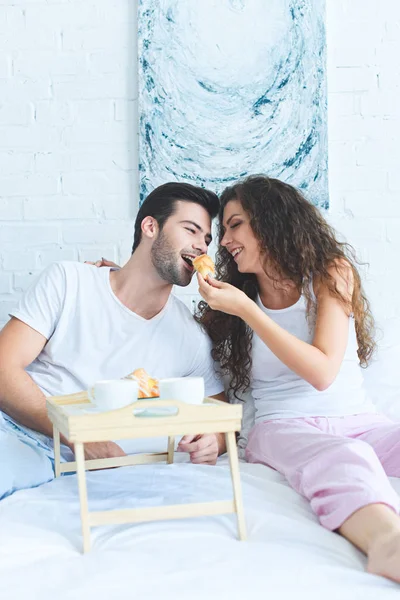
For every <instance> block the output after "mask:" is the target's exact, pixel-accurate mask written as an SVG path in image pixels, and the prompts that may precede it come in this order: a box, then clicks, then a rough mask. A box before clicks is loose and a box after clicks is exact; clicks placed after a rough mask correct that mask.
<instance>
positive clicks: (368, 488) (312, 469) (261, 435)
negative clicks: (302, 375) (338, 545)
mask: <svg viewBox="0 0 400 600" xmlns="http://www.w3.org/2000/svg"><path fill="white" fill-rule="evenodd" d="M328 428H329V422H328V420H327V419H282V420H277V421H270V422H267V423H262V424H259V425H256V427H255V428H254V429H253V430H252V431H251V433H250V436H249V443H248V446H247V451H246V456H247V458H248V460H249V461H250V462H260V463H263V464H267V465H269V466H271V467H273V468H275V469H276V470H278V471H280V472H281V473H282V474H283V475H285V477H286V478H287V479H288V481H289V483H290V484H291V485H292V487H294V488H295V489H296V490H297V491H298V492H300V493H301V494H302V495H303V496H305V497H306V498H308V499H309V500H310V503H311V507H312V509H313V511H314V512H315V513H316V514H317V516H318V517H319V520H320V522H321V524H322V525H324V526H325V527H327V528H328V529H332V530H336V529H338V530H339V531H340V533H342V535H344V536H345V537H346V538H347V539H349V540H350V541H351V542H353V543H354V544H355V545H356V546H358V547H359V548H360V549H361V550H363V551H364V552H365V553H366V554H368V556H369V567H368V568H369V570H370V571H371V572H374V573H380V571H381V570H382V566H381V563H382V562H383V563H385V564H386V565H387V566H386V570H387V572H382V573H381V574H382V575H386V576H387V577H390V578H391V579H394V580H395V581H400V538H398V536H399V535H400V519H399V517H398V516H397V514H396V512H397V511H398V508H399V498H398V496H397V494H396V493H395V491H394V490H393V488H392V486H391V485H390V482H389V480H388V478H387V476H386V474H385V472H384V470H383V468H382V465H381V464H380V462H379V459H378V457H377V456H376V454H375V452H374V451H373V449H372V447H371V446H369V445H368V444H367V443H365V442H363V441H361V440H353V439H346V438H343V437H340V436H335V435H332V434H329V433H327V430H328ZM397 547H398V548H399V550H397ZM390 553H393V557H394V558H393V566H392V565H391V563H390V561H389V559H387V558H385V557H387V556H388V555H389V554H390ZM389 563H390V564H389Z"/></svg>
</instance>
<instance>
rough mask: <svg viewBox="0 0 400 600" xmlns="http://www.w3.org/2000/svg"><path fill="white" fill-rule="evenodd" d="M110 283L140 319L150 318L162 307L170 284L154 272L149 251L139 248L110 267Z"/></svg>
mask: <svg viewBox="0 0 400 600" xmlns="http://www.w3.org/2000/svg"><path fill="white" fill-rule="evenodd" d="M110 285H111V288H112V290H113V292H114V294H115V295H116V296H117V298H118V300H120V302H122V304H124V306H126V307H127V308H129V310H131V311H132V312H134V313H136V314H137V315H139V316H140V317H142V318H143V319H152V318H153V317H155V316H156V315H158V313H159V312H160V311H161V310H162V309H163V308H164V306H165V305H166V303H167V302H168V298H169V296H170V294H171V291H172V285H171V284H170V283H167V282H166V281H163V280H162V279H161V278H160V276H159V275H158V273H157V272H156V270H155V268H154V266H153V263H152V262H151V257H150V256H149V253H148V252H146V253H144V252H143V253H142V252H140V248H138V249H137V250H136V251H135V252H134V254H132V256H131V258H130V259H129V261H128V262H127V263H126V265H125V266H124V267H122V269H120V270H119V271H111V273H110Z"/></svg>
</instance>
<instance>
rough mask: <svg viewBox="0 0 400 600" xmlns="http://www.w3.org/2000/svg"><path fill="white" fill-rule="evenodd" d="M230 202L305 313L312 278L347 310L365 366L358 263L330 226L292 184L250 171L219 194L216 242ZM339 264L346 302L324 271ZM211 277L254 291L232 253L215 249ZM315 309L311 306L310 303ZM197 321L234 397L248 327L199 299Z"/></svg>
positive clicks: (246, 372) (366, 337)
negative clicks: (346, 271) (346, 274)
mask: <svg viewBox="0 0 400 600" xmlns="http://www.w3.org/2000/svg"><path fill="white" fill-rule="evenodd" d="M230 200H239V201H240V203H241V205H242V207H243V209H244V210H245V211H246V213H247V214H248V215H249V218H250V225H251V228H252V230H253V232H254V234H255V236H256V238H257V239H258V241H259V243H260V247H261V248H263V249H265V251H266V255H267V257H268V261H269V262H270V264H272V265H273V266H274V271H275V273H277V274H278V277H276V275H275V277H274V275H272V274H271V273H269V272H268V267H267V266H265V267H264V268H265V270H266V272H267V274H268V275H269V276H270V277H272V278H274V280H275V282H276V284H277V283H278V278H279V279H281V278H285V279H290V280H291V281H292V282H294V283H295V285H296V287H297V289H298V290H299V292H300V293H302V294H304V296H305V297H306V300H307V306H308V313H309V315H310V313H311V310H312V308H313V304H314V303H313V300H312V298H311V294H310V288H311V286H312V281H313V279H316V278H317V279H318V280H319V281H320V282H321V283H323V284H325V285H326V286H327V287H328V289H329V291H330V293H331V294H332V295H333V296H335V297H336V298H338V299H339V300H340V301H341V302H343V304H344V305H346V310H348V312H349V313H351V312H352V313H353V315H354V319H355V329H356V334H357V341H358V357H359V360H360V364H361V366H363V367H366V366H367V365H368V362H369V359H370V358H371V356H372V354H373V351H374V348H375V342H374V320H373V317H372V314H371V311H370V306H369V302H368V300H367V298H366V297H365V295H364V292H363V289H362V285H361V279H360V275H359V273H358V270H357V268H356V266H355V265H356V264H360V263H359V262H358V261H357V259H356V256H355V252H354V249H353V248H352V247H351V246H350V245H349V244H347V243H344V242H340V241H339V240H338V239H337V237H336V233H335V231H334V229H333V228H332V227H331V226H330V225H328V223H327V222H326V221H325V219H324V218H323V216H322V214H321V213H320V211H319V210H318V209H317V208H316V207H315V206H314V205H313V204H311V203H310V202H308V200H306V199H305V198H304V196H303V195H302V194H301V193H300V192H299V191H298V190H297V189H296V188H294V187H292V186H291V185H288V184H286V183H283V182H282V181H279V180H278V179H271V178H269V177H266V176H263V175H253V176H250V177H248V178H247V179H244V180H243V181H240V182H238V183H236V184H235V185H233V186H231V187H228V188H226V189H225V190H224V192H223V193H222V195H221V198H220V202H221V206H220V214H219V240H220V241H221V240H222V238H223V235H224V230H223V227H222V217H223V212H224V208H225V206H226V205H227V203H228V202H229V201H230ZM343 263H345V264H347V265H349V266H350V268H351V270H352V273H353V279H354V288H353V294H352V300H351V306H349V302H348V299H346V298H345V297H344V296H343V295H342V294H341V293H340V292H339V290H338V289H337V287H336V283H335V279H334V278H333V277H332V276H331V275H330V274H329V269H330V267H332V265H335V266H336V268H337V269H338V268H339V267H338V265H343ZM216 271H217V278H218V279H220V280H221V281H226V282H228V283H230V284H232V285H234V286H235V287H237V288H239V289H240V290H242V291H243V292H244V293H245V294H247V296H249V297H250V298H251V299H252V300H255V299H256V297H257V294H258V285H257V279H256V277H255V275H253V274H248V273H240V272H239V271H238V269H237V266H236V263H235V261H234V260H233V258H232V255H231V254H230V253H229V252H228V250H226V248H223V247H222V246H220V247H219V250H218V252H217V258H216ZM314 308H315V307H314ZM196 318H197V320H198V321H199V322H200V323H201V324H202V325H203V327H204V328H205V329H206V331H207V333H208V334H209V336H210V337H211V339H212V341H213V344H214V348H213V358H214V359H215V360H217V361H218V362H219V363H220V367H221V370H222V372H223V373H225V374H228V375H229V377H230V389H231V390H232V391H233V392H234V394H235V395H237V394H238V392H240V391H244V390H246V389H247V388H248V387H249V386H250V370H251V346H252V336H253V332H252V330H251V329H250V328H249V327H248V326H247V325H246V323H245V322H244V321H243V320H242V319H240V318H239V317H235V316H232V315H228V314H225V313H223V312H220V311H215V310H212V309H211V308H210V307H209V306H208V305H207V304H206V303H205V302H200V304H199V309H198V313H197V317H196Z"/></svg>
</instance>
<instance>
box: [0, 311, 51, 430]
mask: <svg viewBox="0 0 400 600" xmlns="http://www.w3.org/2000/svg"><path fill="white" fill-rule="evenodd" d="M46 342H47V340H46V338H45V337H44V336H43V335H42V334H41V333H38V332H37V331H35V330H34V329H32V327H29V325H26V324H25V323H23V322H22V321H19V320H18V319H15V318H12V319H11V321H9V322H8V323H7V325H6V326H5V327H4V329H3V330H2V331H1V332H0V409H1V410H2V411H4V412H5V413H7V414H8V415H10V417H12V418H13V419H15V420H16V421H18V423H21V424H22V425H25V426H26V427H30V428H31V429H34V430H36V431H40V432H41V433H44V434H46V435H48V436H51V435H52V433H53V426H52V424H51V422H50V420H49V418H48V416H47V411H46V400H45V395H44V394H43V392H42V391H41V390H40V389H39V387H38V386H37V385H36V383H35V382H34V381H33V380H32V379H31V377H30V376H29V375H28V374H27V373H26V371H25V368H26V367H27V366H28V365H30V364H31V363H32V362H33V361H34V360H35V358H37V357H38V356H39V354H40V352H41V351H42V350H43V348H44V346H45V344H46Z"/></svg>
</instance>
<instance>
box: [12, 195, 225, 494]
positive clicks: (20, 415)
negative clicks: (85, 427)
mask: <svg viewBox="0 0 400 600" xmlns="http://www.w3.org/2000/svg"><path fill="white" fill-rule="evenodd" d="M217 211H218V198H217V196H216V195H215V194H214V193H212V192H209V191H207V190H204V189H202V188H199V187H195V186H192V185H189V184H179V183H167V184H165V185H162V186H160V187H158V188H156V189H155V190H154V191H153V192H152V193H151V194H150V195H149V196H148V198H147V199H146V200H145V202H144V203H143V204H142V206H141V208H140V210H139V213H138V216H137V219H136V223H135V234H134V244H133V249H132V256H131V258H130V260H129V261H128V263H127V264H126V265H125V266H124V267H123V268H122V269H120V270H118V269H117V270H112V269H110V268H102V269H97V268H96V267H94V266H91V265H87V264H81V263H75V262H61V263H55V264H53V265H51V266H50V267H48V268H47V269H45V271H44V272H43V273H42V274H41V276H40V277H39V279H38V280H37V281H36V283H34V284H33V285H32V286H31V287H30V288H29V289H28V291H27V292H26V293H25V295H24V296H23V298H22V300H21V301H20V303H19V305H18V307H17V308H16V309H15V311H13V312H12V313H11V315H10V316H11V320H10V321H9V322H8V323H7V325H6V326H5V327H4V329H3V331H2V332H1V333H0V410H1V411H2V413H0V498H2V497H5V496H7V495H9V494H10V493H12V492H13V491H15V490H17V489H22V488H27V487H33V486H37V485H40V484H41V483H44V482H46V481H49V480H50V479H52V478H53V476H54V475H53V459H54V456H53V450H52V443H51V439H50V437H51V435H52V425H51V423H50V421H49V419H48V417H47V412H46V405H45V396H49V395H60V394H68V393H73V392H76V391H79V390H84V389H88V388H89V386H91V385H92V384H93V383H94V382H95V381H97V380H100V379H115V378H120V377H124V376H125V375H127V374H128V373H130V372H132V371H133V370H135V369H136V368H139V367H143V368H144V369H146V371H147V372H148V373H149V374H150V375H151V376H153V377H156V378H159V379H160V378H165V377H179V376H190V375H191V376H201V377H204V381H205V391H206V394H207V395H210V396H213V397H216V398H219V399H224V395H223V393H222V391H223V386H222V383H221V382H220V380H219V379H218V377H217V376H216V374H215V371H214V366H213V361H212V359H211V355H210V351H211V347H210V341H209V339H208V337H207V336H206V334H205V333H204V332H203V331H202V330H201V329H200V328H199V326H198V325H197V324H196V323H195V321H194V319H193V318H192V315H191V313H190V311H189V310H188V309H187V308H186V306H185V305H184V304H183V303H182V302H181V301H180V300H178V299H177V298H176V297H175V296H173V295H172V294H171V291H172V286H173V285H174V284H175V285H180V286H186V285H188V284H189V283H190V280H191V278H192V274H193V267H192V265H191V261H192V259H193V258H194V257H195V256H197V255H199V254H203V253H205V252H207V246H208V244H209V243H210V241H211V220H212V218H213V217H214V216H215V215H216V214H217ZM63 442H64V443H65V444H66V443H67V442H66V440H63ZM179 449H180V450H183V451H186V452H189V453H190V458H191V461H192V462H193V463H208V464H215V461H216V459H217V456H218V454H220V453H222V452H223V451H225V445H224V438H223V435H221V434H215V435H214V434H206V435H200V436H185V437H184V438H183V439H182V440H181V442H180V444H179ZM64 450H65V451H67V450H68V449H67V448H65V447H64ZM85 452H86V457H87V458H92V459H93V458H100V457H115V456H121V455H124V452H123V450H122V449H121V448H120V446H119V445H118V444H117V443H115V442H104V443H103V442H101V443H100V442H96V443H89V444H85Z"/></svg>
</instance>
